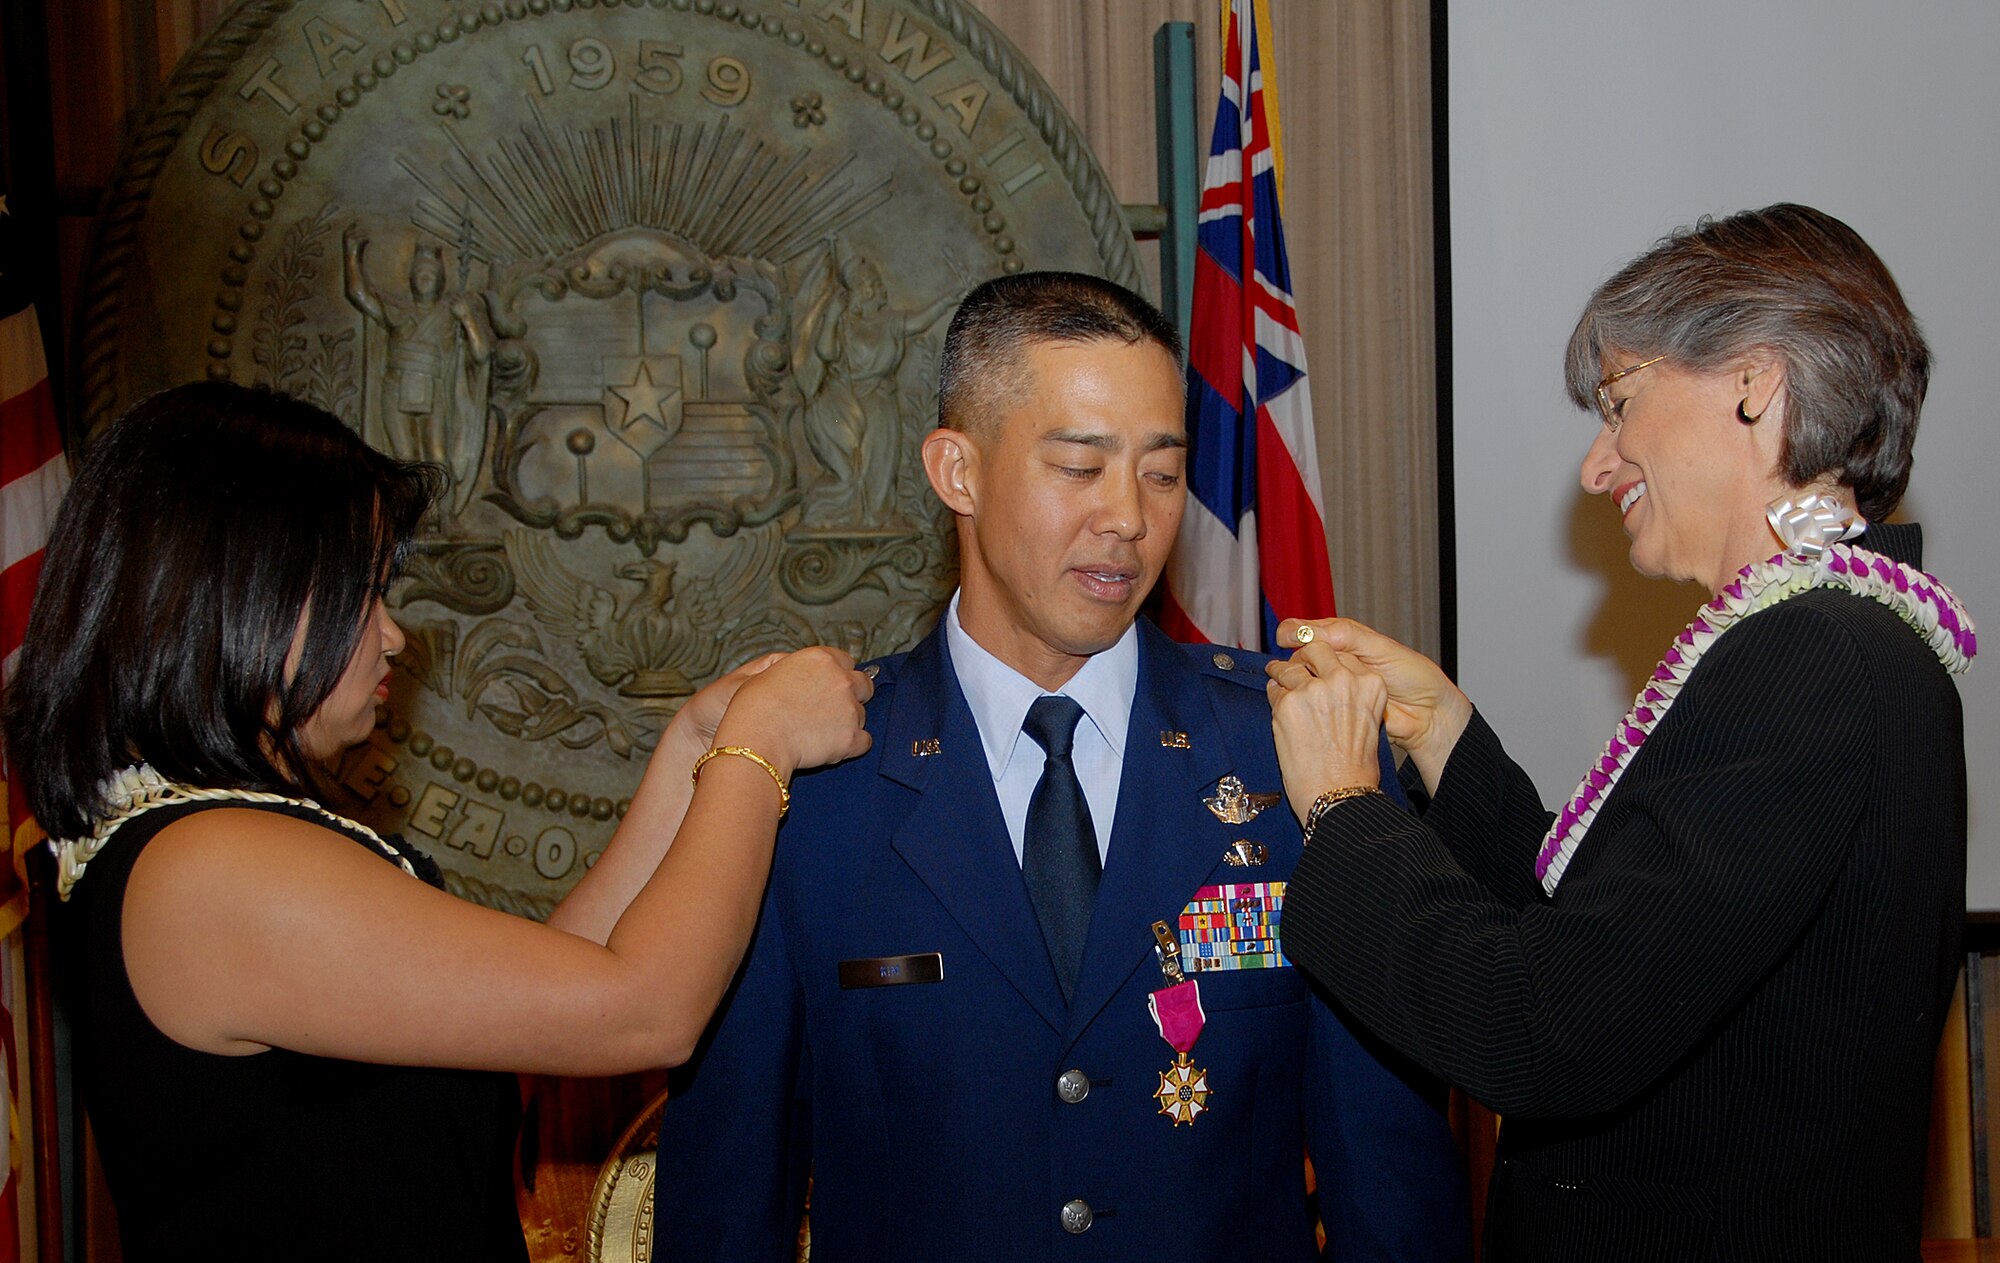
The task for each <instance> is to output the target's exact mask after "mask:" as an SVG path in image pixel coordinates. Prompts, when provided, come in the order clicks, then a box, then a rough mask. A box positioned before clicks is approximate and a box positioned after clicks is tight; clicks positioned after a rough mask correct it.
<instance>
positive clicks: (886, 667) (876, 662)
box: [854, 653, 910, 694]
mask: <svg viewBox="0 0 2000 1263" xmlns="http://www.w3.org/2000/svg"><path fill="white" fill-rule="evenodd" d="M909 656H910V655H909V654H907V653H892V654H890V655H888V656H887V657H883V658H870V659H869V660H868V661H866V662H857V663H855V664H854V666H855V670H857V671H859V672H861V673H862V674H863V675H865V676H867V677H868V678H869V679H870V680H872V681H874V684H875V691H876V692H877V693H878V694H879V693H880V692H881V691H882V690H883V689H885V688H887V687H888V686H890V685H891V684H894V683H895V682H896V676H897V674H898V673H899V672H900V671H901V670H902V668H903V660H904V659H905V658H907V657H909Z"/></svg>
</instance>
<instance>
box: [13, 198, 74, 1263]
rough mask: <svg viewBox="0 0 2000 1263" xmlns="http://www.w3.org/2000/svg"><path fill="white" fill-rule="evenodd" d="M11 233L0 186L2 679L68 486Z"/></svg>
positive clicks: (17, 1140)
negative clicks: (44, 547) (58, 509)
mask: <svg viewBox="0 0 2000 1263" xmlns="http://www.w3.org/2000/svg"><path fill="white" fill-rule="evenodd" d="M21 237H22V234H21V232H20V231H19V228H18V225H17V224H16V222H15V218H14V215H13V213H12V211H11V210H10V209H9V207H8V205H7V194H6V191H5V190H4V188H0V677H3V678H4V679H5V680H9V681H11V680H12V679H13V678H14V668H15V667H16V665H17V664H18V662H19V659H20V651H21V638H22V637H23V636H24V635H25V634H26V632H27V628H28V607H29V606H30V605H31V604H32V603H33V602H34V598H35V580H36V578H37V577H38V576H39V575H40V574H41V572H42V546H43V545H44V544H45V543H46V542H47V541H48V535H49V525H50V523H52V522H53V521H54V520H55V513H56V506H57V504H59V503H60V502H61V501H62V496H63V492H64V491H65V490H67V489H68V487H69V462H68V461H67V460H66V459H65V458H64V456H63V450H62V438H61V436H60V433H59V431H58V430H57V427H56V407H55V396H54V395H53V394H52V393H51V392H50V389H49V377H48V364H47V357H46V356H45V355H44V354H43V351H42V330H41V325H40V323H39V322H38V321H37V319H36V316H35V306H34V301H33V295H32V294H31V293H30V292H29V278H28V276H27V275H26V274H25V273H24V271H23V270H22V268H21V267H20V266H19V263H20V261H21V260H22V259H24V258H26V257H27V250H28V247H27V245H26V243H25V242H24V241H22V239H21ZM4 777H5V763H4V758H0V800H4V802H5V803H6V810H5V813H4V816H5V819H6V824H7V845H6V846H5V847H0V1113H3V1114H4V1116H5V1119H6V1123H7V1126H6V1130H5V1131H4V1132H3V1133H0V1263H5V1261H7V1260H13V1259H18V1258H20V1257H21V1253H20V1231H21V1228H20V1225H21V1199H22V1197H23V1196H24V1192H23V1190H22V1187H21V1185H22V1181H21V1178H20V1176H21V1168H22V1162H23V1158H24V1154H23V1152H22V1150H23V1147H24V1145H25V1143H26V1140H27V1132H26V1128H25V1127H23V1125H22V1124H23V1122H24V1121H25V1120H24V1119H23V1118H22V1116H21V1114H20V1112H19V1110H18V1109H17V1103H18V1101H19V1099H20V1091H19V1086H20V1083H21V1067H22V1058H21V1056H20V1052H21V1050H20V1049H19V1048H18V1047H17V1046H16V1042H15V1038H14V1035H15V1023H14V1013H15V1010H16V1009H17V1008H18V1006H19V1004H20V1002H21V999H22V997H21V995H20V994H19V993H18V991H16V989H15V986H14V968H13V965H14V961H13V954H14V953H16V952H18V951H20V950H21V939H20V936H19V935H18V933H17V931H18V930H19V928H20V924H21V921H22V919H23V917H25V916H26V913H27V902H28V899H27V888H26V885H25V879H24V877H23V874H22V868H21V857H22V856H23V855H25V854H26V851H27V848H28V846H30V845H32V844H33V843H34V842H35V841H37V840H39V838H40V836H41V835H40V832H39V830H37V829H36V828H35V824H34V822H33V821H32V820H28V819H26V815H27V812H26V810H25V808H24V807H23V806H22V805H21V802H20V799H19V796H18V795H16V794H12V793H9V792H7V791H8V790H9V788H10V786H9V785H8V784H7V781H6V780H5V779H4ZM9 861H11V862H9Z"/></svg>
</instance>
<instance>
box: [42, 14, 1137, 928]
mask: <svg viewBox="0 0 2000 1263" xmlns="http://www.w3.org/2000/svg"><path fill="white" fill-rule="evenodd" d="M1024 268H1069V269H1076V270H1082V271H1091V272H1097V273H1100V274H1103V275H1107V276H1110V277H1112V278H1113V279H1116V280H1119V281H1122V282H1123V283H1125V284H1127V285H1134V286H1136V285H1137V284H1138V275H1137V269H1136V266H1135V261H1134V258H1133V252H1132V243H1131V238H1130V235H1129V234H1128V232H1127V231H1126V228H1125V225H1124V222H1123V219H1122V217H1121V215H1120V212H1119V207H1118V204H1117V201H1116V199H1115V198H1114V197H1113V196H1112V194H1111V191H1110V189H1109V188H1108V186H1107V185H1106V182H1105V180H1104V177H1103V174H1102V172H1101V171H1100V170H1099V169H1098V167H1097V165H1096V163H1095V162H1094V161H1093V160H1092V159H1091V157H1090V155H1089V153H1088V151H1087V150H1086V149H1085V148H1084V147H1083V144H1082V142H1081V141H1080V140H1079V138H1078V137H1077V135H1076V132H1075V130H1074V127H1073V125H1072V124H1071V122H1070V120H1069V119H1068V117H1067V116H1066V115H1065V114H1064V113H1063V111H1062V109H1061V108H1060V107H1059V106H1058V105H1057V104H1056V102H1055V100H1054V98H1053V97H1052V96H1051V95H1050V93H1049V91H1048V89H1047V87H1046V86H1045V85H1044V84H1043V83H1042V82H1041V80H1040V78H1039V77H1038V76H1037V75H1036V74H1035V72H1034V70H1033V69H1032V68H1031V67H1030V66H1028V65H1027V64H1026V63H1025V62H1024V61H1023V60H1022V59H1021V57H1020V55H1019V53H1017V52H1016V51H1015V50H1014V49H1013V47H1012V46H1011V45H1009V44H1008V43H1007V42H1006V40H1005V39H1004V38H1003V37H1002V36H1000V35H999V34H997V33H996V32H995V31H994V30H993V29H992V28H991V27H990V26H988V25H987V24H986V23H985V21H984V20H983V19H982V18H980V17H979V16H978V15H977V14H976V13H974V12H972V11H971V10H970V9H968V8H966V7H965V6H964V5H962V4H960V3H958V2H957V0H832V2H829V0H754V2H753V3H748V4H736V3H718V2H717V0H622V2H611V0H504V2H502V0H493V2H491V3H484V4H480V3H474V2H473V0H302V2H300V3H288V2H285V0H246V2H245V3H243V4H240V5H238V6H237V7H236V8H235V9H234V10H232V11H231V13H230V14H229V15H228V17H227V18H225V19H224V20H223V22H222V23H221V25H220V26H219V28H218V29H217V30H216V31H215V32H214V34H213V35H211V36H210V38H209V39H208V40H207V41H206V43H204V44H203V45H202V46H201V47H200V48H199V49H197V50H196V51H195V52H194V53H192V54H191V55H190V56H189V57H188V58H187V59H186V61H184V62H183V63H182V65H181V66H180V67H179V69H178V70H177V71H176V73H175V75H174V77H173V79H172V81H171V82H170V83H169V85H168V87H167V89H166V92H165V95H164V98H163V101H162V103H161V105H160V106H159V107H158V108H157V109H156V110H155V111H154V112H153V114H152V116H151V117H150V118H149V119H148V120H147V121H146V122H145V123H144V124H142V125H141V126H140V127H139V128H138V129H137V131H136V132H135V133H134V135H133V138H132V140H131V142H130V143H129V145H128V148H127V151H126V153H125V155H124V157H123V159H122V161H121V164H120V168H119V174H118V176H117V177H116V179H115V182H114V186H113V188H112V190H111V193H110V195H109V197H108V199H107V201H106V204H105V210H104V212H103V215H102V216H101V218H100V220H99V223H98V225H97V230H96V235H95V237H94V239H93V242H92V247H91V257H90V261H89V265H88V268H87V272H86V275H87V276H88V277H89V285H88V289H87V292H86V294H85V298H84V302H83V306H82V311H81V315H80V324H81V330H80V333H81V341H82V345H83V364H82V378H81V382H80V386H81V391H80V395H81V400H82V409H81V418H80V420H81V425H82V427H83V429H84V432H85V438H86V441H87V435H88V434H89V433H91V432H94V431H95V430H96V429H98V428H99V427H102V426H105V425H108V424H112V423H114V421H115V418H116V417H117V415H118V414H119V413H120V412H121V411H122V410H123V409H124V408H125V407H126V406H127V405H129V404H130V403H131V402H132V401H133V400H135V399H137V398H139V397H141V396H143V395H144V394H146V393H147V392H149V391H152V390H155V389H158V388H160V387H163V386H166V385H170V384H172V383H175V382H178V381H184V380H188V379H190V378H196V377H200V376H204V375H205V376H209V377H216V378H230V379H234V380H237V381H245V382H261V383H267V384H269V385H272V386H276V387H279V388H281V389H283V390H286V391H289V392H291V393H293V394H297V395H301V396H304V397H306V398H310V399H312V400H314V401H316V402H318V403H320V404H322V405H323V406H325V407H327V408H329V409H331V410H332V411H334V412H336V413H338V414H339V415H340V416H341V417H343V418H345V419H346V421H347V422H348V424H350V425H352V426H354V427H355V428H356V429H357V430H359V431H360V432H361V433H362V434H363V435H364V436H365V437H366V438H367V440H368V441H369V442H370V443H372V444H374V445H375V446H377V447H379V448H381V449H382V450H384V451H387V452H390V453H393V454H394V455H397V456H399V457H404V458H407V459H421V460H427V461H433V462H436V463H437V464H438V465H440V466H442V467H443V468H444V469H445V470H446V471H447V472H448V474H449V484H450V485H449V490H448V492H447V493H446V495H445V496H444V498H443V500H442V501H441V502H440V503H439V504H438V505H437V507H436V510H435V512H434V514H433V515H432V517H431V518H430V520H429V521H428V522H427V523H426V525H425V527H424V530H423V533H422V536H421V538H420V539H419V541H418V544H417V547H416V548H415V549H414V552H413V555H412V557H411V558H410V560H409V564H408V566H407V569H406V574H405V577H404V579H403V580H402V581H401V582H400V583H399V584H398V585H397V586H396V588H395V589H394V591H393V592H392V594H391V598H390V599H391V603H392V605H393V606H394V607H395V613H396V616H397V618H398V620H399V621H400V622H401V623H402V625H403V627H404V628H405V630H406V631H407V632H408V635H409V647H408V649H407V650H405V652H404V653H403V654H402V656H401V657H399V658H398V659H397V660H396V672H395V676H394V679H393V683H392V699H391V702H390V705H389V706H388V708H387V710H386V713H385V714H384V716H383V718H382V722H381V725H380V726H379V727H378V729H377V731H376V733H375V735H374V737H373V739H372V740H371V741H370V742H369V743H368V744H367V745H366V746H363V747H361V748H359V749H357V750H356V751H354V752H352V753H351V754H350V755H349V756H348V757H347V758H346V759H345V760H344V761H343V762H342V764H341V765H340V767H339V769H338V783H339V785H340V787H341V788H340V790H339V793H340V795H341V796H342V799H341V801H337V802H334V803H331V804H329V805H330V806H333V807H335V808H337V809H339V810H342V811H347V812H350V813H353V814H356V815H358V816H361V817H363V818H365V819H367V820H369V821H370V822H371V823H373V824H375V825H377V826H378V827H383V828H390V829H400V830H402V831H403V832H404V833H405V834H407V835H408V836H409V837H410V838H411V839H412V840H413V841H416V842H417V843H418V844H419V845H424V846H427V847H428V848H429V849H430V850H431V851H432V852H433V853H434V854H436V855H437V856H438V858H439V860H440V861H441V862H442V864H443V865H444V867H445V870H446V873H447V876H448V880H449V881H450V884H451V885H452V887H453V889H454V890H455V891H457V892H458V893H460V894H463V895H466V896H468V897H470V898H473V899H477V900H479V901H481V902H484V903H487V904H491V905H493V906H496V907H500V908H504V909H507V910H510V911H514V912H518V913H524V914H527V915H530V916H537V917H539V916H543V915H546V913H547V911H548V909H549V907H550V906H551V905H552V904H553V902H554V901H555V900H556V899H557V898H559V897H560V896H561V894H562V893H563V892H564V891H565V890H567V889H568V888H569V886H570V885H571V883H573V882H574V881H575V880H576V878H577V877H578V876H579V875H581V873H582V872H583V871H584V870H585V868H586V867H587V866H588V865H590V864H591V863H593V862H594V861H595V859H596V857H597V855H598V853H599V852H600V851H601V850H602V848H603V846H604V845H605V843H606V841H607V840H608V839H609V837H610V835H611V832H612V830H613V829H614V828H615V826H616V824H617V821H618V819H619V816H620V815H621V813H622V812H623V810H624V808H625V805H626V799H627V796H628V795H629V794H630V793H631V792H632V789H633V787H634V786H635V785H636V784H637V782H638V779H639V775H640V771H641V768H642V766H643V763H644V760H645V758H646V756H647V752H648V751H649V749H650V748H651V747H652V745H653V744H654V743H655V741H656V740H657V738H658V735H659V732H660V730H661V728H662V727H663V726H664V725H665V723H666V722H667V720H668V719H669V718H670V717H671V716H672V715H673V713H674V711H675V709H676V708H677V707H678V706H679V705H680V703H681V702H682V701H683V700H684V699H685V698H686V697H687V696H688V694H689V693H691V692H692V691H694V690H695V689H696V688H698V687H700V686H701V685H702V684H703V683H704V682H706V681H708V680H711V679H713V678H714V677H715V676H717V675H718V674H720V673H722V672H723V671H726V670H728V669H729V668H731V667H733V666H735V665H737V664H738V663H740V662H743V661H745V660H746V659H749V658H751V657H753V656H755V655H756V654H759V653H762V652H764V651H766V650H770V649H777V648H791V647H796V646H799V645H803V644H809V643H815V642H818V643H826V644H835V645H839V646H842V647H843V648H845V649H847V650H849V651H850V652H852V653H854V654H855V655H856V656H857V657H869V656H873V655H878V654H883V653H888V652H891V651H894V650H898V649H901V648H904V647H906V646H907V645H908V644H910V643H911V642H912V641H913V640H914V639H915V638H916V637H917V635H918V634H920V632H921V631H922V630H924V628H925V627H927V626H928V624H929V622H930V620H931V619H933V618H934V617H935V615H936V613H937V610H938V608H939V606H940V604H941V602H942V599H943V598H944V597H945V596H946V595H948V594H949V592H950V590H951V585H952V583H953V576H952V573H951V569H952V560H951V559H952V553H951V545H950V540H949V521H948V516H949V515H948V514H946V513H945V512H944V511H943V510H942V508H941V506H938V505H937V504H936V502H935V499H934V497H933V496H932V495H931V494H930V492H929V489H928V487H927V486H926V485H925V482H924V479H923V475H922V471H921V469H920V468H919V466H918V464H917V461H916V459H915V453H916V448H917V444H918V442H919V439H920V436H921V435H922V433H923V432H924V431H925V430H926V429H927V428H928V427H929V426H930V425H931V424H933V393H934V380H935V376H936V353H937V346H938V342H939V340H940V338H941V335H942V332H943V327H944V321H945V319H946V317H947V316H948V315H949V313H950V311H951V308H952V306H953V304H954V303H955V302H956V301H957V299H958V298H959V297H960V296H961V295H963V294H964V293H965V291H966V290H967V289H968V288H970V287H971V286H972V285H974V284H976V283H978V282H979V281H981V280H984V279H986V278H988V277H991V276H995V275H998V274H1000V273H1003V272H1013V271H1019V270H1022V269H1024ZM242 546H243V547H246V548H254V547H255V546H256V542H255V541H253V540H246V541H244V542H243V544H242Z"/></svg>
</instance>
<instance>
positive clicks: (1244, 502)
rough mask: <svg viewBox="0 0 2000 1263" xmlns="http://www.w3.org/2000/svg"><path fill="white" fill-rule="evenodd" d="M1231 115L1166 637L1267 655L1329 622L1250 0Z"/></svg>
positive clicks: (1234, 15)
mask: <svg viewBox="0 0 2000 1263" xmlns="http://www.w3.org/2000/svg"><path fill="white" fill-rule="evenodd" d="M1224 2H1225V3H1226V4H1227V6H1228V12H1227V14H1226V17H1225V19H1224V31H1223V63H1222V102H1221V105H1220V107H1219V108H1218V109H1217V110H1216V113H1215V135H1214V139H1213V140H1212V141H1211V143H1210V145H1209V153H1208V175H1207V178H1206V179H1205V180H1204V181H1203V186H1202V194H1201V214H1200V221H1199V227H1198V229H1197V233H1196V235H1197V240H1198V244H1197V248H1196V253H1195V265H1194V322H1193V323H1194V328H1193V329H1192V331H1191V332H1190V334H1189V337H1188V369H1189V372H1188V402H1187V429H1188V447H1189V451H1188V492H1189V496H1188V506H1187V514H1186V516H1185V517H1184V518H1183V519H1182V521H1181V534H1180V541H1179V544H1178V546H1177V547H1176V548H1175V550H1174V555H1173V558H1172V560H1171V561H1169V562H1168V565H1167V582H1166V585H1165V593H1164V596H1163V598H1162V601H1161V609H1160V623H1161V626H1162V627H1164V628H1165V629H1166V631H1167V632H1168V633H1169V634H1170V635H1172V636H1173V637H1175V638H1176V639H1178V640H1184V641H1211V642H1214V643H1217V644H1228V645H1238V646H1241V647H1243V648H1246V649H1269V648H1271V643H1272V640H1273V638H1274V636H1275V634H1276V632H1277V627H1278V622H1279V620H1280V619H1284V618H1293V617H1299V618H1328V617H1331V616H1332V614H1333V571H1332V567H1331V565H1330V564H1329V562H1328V560H1327V550H1326V517H1325V511H1324V504H1325V501H1324V498H1323V497H1322V495H1321V493H1320V484H1319V457H1318V453H1317V450H1316V447H1315V445H1314V442H1313V415H1312V396H1311V393H1310V392H1309V391H1308V389H1307V386H1306V352H1305V343H1304V342H1303V341H1302V340H1301V338H1300V336H1299V315H1298V309H1297V308H1296V307H1295V306H1294V305H1293V303H1292V271H1291V265H1290V264H1289V263H1288V262H1287V260H1286V257H1285V233H1284V228H1283V226H1282V225H1281V224H1280V222H1279V219H1278V176H1277V169H1278V166H1279V158H1278V148H1277V143H1276V142H1277V137H1276V126H1275V125H1276V102H1275V100H1274V97H1273V94H1271V93H1267V92H1266V91H1265V88H1264V77H1265V74H1266V73H1267V72H1268V70H1269V67H1270V64H1271V63H1270V60H1269V58H1267V57H1266V56H1264V53H1263V49H1262V47H1261V46H1260V45H1261V44H1262V41H1261V40H1260V39H1259V35H1260V32H1259V31H1258V30H1257V20H1256V15H1255V11H1256V9H1258V8H1262V7H1263V6H1262V5H1253V4H1252V3H1251V0H1224Z"/></svg>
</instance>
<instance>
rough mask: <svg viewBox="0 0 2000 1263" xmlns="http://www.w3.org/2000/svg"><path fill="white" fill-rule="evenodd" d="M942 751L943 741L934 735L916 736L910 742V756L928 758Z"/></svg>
mask: <svg viewBox="0 0 2000 1263" xmlns="http://www.w3.org/2000/svg"><path fill="white" fill-rule="evenodd" d="M943 753H944V743H943V742H942V741H939V740H938V739H937V738H936V737H918V738H917V739H916V740H915V741H912V742H911V743H910V757H912V758H917V759H928V758H930V757H931V756H932V755H934V754H943Z"/></svg>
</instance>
